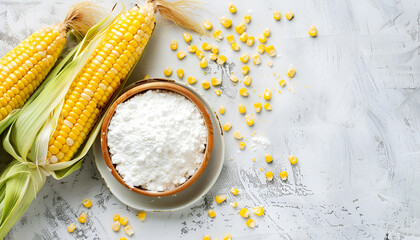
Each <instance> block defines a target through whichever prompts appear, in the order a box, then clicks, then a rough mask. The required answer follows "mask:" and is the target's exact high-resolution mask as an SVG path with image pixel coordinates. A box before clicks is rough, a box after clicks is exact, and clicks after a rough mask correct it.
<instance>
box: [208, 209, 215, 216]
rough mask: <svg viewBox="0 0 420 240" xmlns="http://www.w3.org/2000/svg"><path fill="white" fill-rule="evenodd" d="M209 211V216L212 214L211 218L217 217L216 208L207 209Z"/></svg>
mask: <svg viewBox="0 0 420 240" xmlns="http://www.w3.org/2000/svg"><path fill="white" fill-rule="evenodd" d="M207 213H208V214H209V216H210V217H211V218H214V217H216V213H215V212H214V210H213V209H210V210H208V211H207Z"/></svg>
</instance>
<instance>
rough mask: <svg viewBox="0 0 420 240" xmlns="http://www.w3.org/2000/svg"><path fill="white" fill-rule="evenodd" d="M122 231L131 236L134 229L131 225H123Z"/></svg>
mask: <svg viewBox="0 0 420 240" xmlns="http://www.w3.org/2000/svg"><path fill="white" fill-rule="evenodd" d="M124 232H125V233H126V234H127V235H128V236H131V235H133V234H134V229H133V227H131V226H130V225H127V226H125V228H124Z"/></svg>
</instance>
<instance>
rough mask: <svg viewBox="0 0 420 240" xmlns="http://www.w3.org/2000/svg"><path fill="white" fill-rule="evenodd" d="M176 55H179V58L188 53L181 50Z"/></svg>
mask: <svg viewBox="0 0 420 240" xmlns="http://www.w3.org/2000/svg"><path fill="white" fill-rule="evenodd" d="M176 56H177V57H178V59H184V58H185V56H187V54H185V52H184V51H179V52H178V53H177V54H176Z"/></svg>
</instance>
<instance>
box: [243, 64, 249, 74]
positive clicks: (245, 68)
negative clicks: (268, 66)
mask: <svg viewBox="0 0 420 240" xmlns="http://www.w3.org/2000/svg"><path fill="white" fill-rule="evenodd" d="M248 72H249V66H247V65H243V66H242V74H243V75H246V74H248Z"/></svg>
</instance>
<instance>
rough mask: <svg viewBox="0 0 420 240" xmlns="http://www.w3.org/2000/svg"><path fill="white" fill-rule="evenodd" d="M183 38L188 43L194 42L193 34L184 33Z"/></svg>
mask: <svg viewBox="0 0 420 240" xmlns="http://www.w3.org/2000/svg"><path fill="white" fill-rule="evenodd" d="M182 37H183V38H184V40H185V41H186V42H187V43H189V42H191V40H192V36H191V34H189V33H187V32H184V33H183V34H182Z"/></svg>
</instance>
